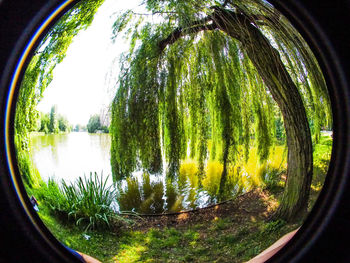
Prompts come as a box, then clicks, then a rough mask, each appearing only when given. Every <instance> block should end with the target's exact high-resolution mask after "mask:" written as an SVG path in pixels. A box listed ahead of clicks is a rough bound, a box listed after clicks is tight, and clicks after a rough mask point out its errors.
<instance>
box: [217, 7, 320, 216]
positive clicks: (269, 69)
mask: <svg viewBox="0 0 350 263" xmlns="http://www.w3.org/2000/svg"><path fill="white" fill-rule="evenodd" d="M212 17H213V22H214V23H215V24H216V26H217V27H218V28H219V29H220V30H222V31H224V32H226V33H227V34H228V35H230V36H231V37H233V38H235V39H237V40H239V41H240V42H241V43H242V46H243V48H244V49H245V51H246V52H247V55H248V56H249V58H250V60H251V61H252V63H253V64H254V66H255V67H256V69H257V71H258V73H259V75H260V76H261V78H262V79H263V80H264V82H265V84H266V86H267V87H268V89H269V91H270V92H271V95H272V96H273V98H274V100H275V101H276V103H277V104H278V106H279V107H280V110H281V112H282V115H283V119H284V126H285V130H286V137H287V146H288V159H287V163H288V168H287V181H286V185H285V190H284V193H283V196H282V200H281V203H280V206H279V208H278V210H277V212H276V213H275V216H274V217H275V218H282V219H285V220H288V221H290V220H294V219H296V218H298V217H299V216H302V215H303V214H305V212H306V210H307V203H308V198H309V192H310V186H311V179H312V170H313V161H312V142H311V134H310V129H309V125H308V121H307V117H306V112H305V108H304V105H303V102H302V99H301V96H300V94H299V92H298V89H297V87H296V85H295V84H294V83H293V81H292V79H291V77H290V75H289V73H288V72H287V70H286V69H285V67H284V65H283V63H282V61H281V58H280V56H279V53H278V51H277V50H275V49H274V48H273V47H272V46H271V44H270V42H269V41H268V40H267V39H266V37H265V36H264V35H263V34H262V33H261V32H260V31H259V30H258V29H257V28H256V27H255V26H254V25H253V24H252V23H251V22H250V21H249V20H248V19H247V18H246V17H245V16H243V15H240V14H235V13H233V12H231V11H228V10H224V9H219V8H216V9H215V12H214V14H213V16H212Z"/></svg>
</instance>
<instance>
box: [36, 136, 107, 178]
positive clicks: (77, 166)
mask: <svg viewBox="0 0 350 263" xmlns="http://www.w3.org/2000/svg"><path fill="white" fill-rule="evenodd" d="M31 142H32V156H33V160H34V163H35V165H36V167H37V168H38V170H39V173H40V175H41V178H42V179H43V180H44V181H47V179H48V178H49V177H55V178H56V180H57V181H61V179H64V180H65V181H66V182H74V181H75V179H77V178H78V177H83V176H84V174H85V175H89V174H90V172H97V173H98V174H101V173H103V176H104V178H106V176H107V175H110V176H109V180H110V182H112V178H111V177H112V175H111V165H110V145H111V140H110V135H109V134H89V133H87V132H72V133H68V134H45V135H33V136H32V137H31Z"/></svg>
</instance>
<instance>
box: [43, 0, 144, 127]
mask: <svg viewBox="0 0 350 263" xmlns="http://www.w3.org/2000/svg"><path fill="white" fill-rule="evenodd" d="M138 3H139V1H138V0H128V1H125V0H106V1H105V3H104V4H103V5H102V6H101V7H100V8H99V10H98V12H97V13H96V15H95V19H94V21H93V22H92V24H91V26H90V27H89V28H88V29H87V30H85V31H81V32H80V33H79V34H78V35H77V36H76V37H75V38H74V40H73V43H72V44H71V45H70V47H69V48H68V51H67V54H66V57H65V59H64V60H63V61H62V62H61V63H60V64H58V65H57V66H56V68H55V70H54V72H53V74H54V75H53V80H52V82H51V83H50V85H49V86H48V87H47V88H46V90H45V92H44V96H43V99H42V100H41V102H40V103H39V104H38V107H37V109H38V110H39V111H42V112H49V111H50V108H51V106H52V105H54V104H56V105H57V111H58V113H59V114H62V115H64V116H66V117H67V118H68V120H69V122H70V123H71V124H73V125H75V124H83V125H85V124H87V122H88V120H89V117H90V116H91V115H93V114H98V113H99V112H100V110H101V109H102V108H106V107H108V106H109V104H110V102H111V100H112V98H113V96H114V94H115V91H116V90H115V88H113V86H114V85H111V83H109V84H108V82H110V79H108V76H109V75H111V74H110V72H111V65H112V63H113V60H115V59H116V61H119V58H118V57H119V54H120V52H122V51H125V50H126V49H127V46H126V45H125V43H124V42H123V41H120V40H119V41H116V42H115V43H114V44H113V43H112V41H111V34H112V29H111V28H112V25H113V23H114V21H115V18H116V15H115V13H116V12H118V11H119V10H121V9H123V10H124V9H128V8H134V7H137V6H138ZM113 14H114V15H113ZM118 72H119V70H118V64H115V65H114V67H113V68H112V73H113V74H112V76H114V77H117V74H118ZM114 82H115V81H114Z"/></svg>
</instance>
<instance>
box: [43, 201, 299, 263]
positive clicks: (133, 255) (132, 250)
mask: <svg viewBox="0 0 350 263" xmlns="http://www.w3.org/2000/svg"><path fill="white" fill-rule="evenodd" d="M39 215H40V217H41V219H42V220H43V221H44V223H45V225H46V226H47V227H48V228H49V229H50V230H51V232H52V233H54V235H55V236H56V237H57V239H58V240H60V241H61V242H63V243H64V244H66V245H67V246H69V247H71V248H73V249H75V250H78V251H81V252H84V253H86V254H89V255H91V256H93V257H95V258H97V259H99V260H100V261H102V262H125V263H132V262H242V261H246V260H249V259H250V258H252V257H254V256H255V255H256V254H258V253H259V252H260V251H262V250H264V249H266V248H267V247H268V246H270V245H271V244H273V243H274V242H275V241H276V240H277V239H278V238H280V237H281V236H282V235H284V234H286V233H288V232H290V231H292V230H294V229H295V228H297V227H298V226H299V225H298V224H286V223H285V222H283V221H274V222H270V223H265V222H262V221H257V222H251V221H247V222H242V223H240V224H237V223H234V220H233V219H232V218H229V217H223V218H218V219H215V220H212V221H209V222H202V223H200V224H194V225H188V226H186V227H179V228H174V227H171V228H163V229H156V228H150V229H148V230H146V231H132V230H125V231H123V232H122V233H120V234H116V233H113V232H112V231H87V232H86V233H85V234H87V235H89V236H90V239H89V240H86V239H85V238H84V236H83V234H84V232H83V231H82V230H81V228H79V227H77V226H75V225H72V224H68V223H67V224H65V223H62V222H60V221H58V220H57V219H55V218H54V217H52V216H51V215H50V213H49V210H48V209H47V208H45V207H42V208H41V209H40V212H39Z"/></svg>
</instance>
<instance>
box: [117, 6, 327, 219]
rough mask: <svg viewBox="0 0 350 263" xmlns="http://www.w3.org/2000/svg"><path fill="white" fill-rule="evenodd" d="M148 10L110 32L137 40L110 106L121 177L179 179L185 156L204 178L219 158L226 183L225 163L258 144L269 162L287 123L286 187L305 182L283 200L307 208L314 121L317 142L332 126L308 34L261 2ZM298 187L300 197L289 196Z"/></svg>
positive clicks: (126, 15)
mask: <svg viewBox="0 0 350 263" xmlns="http://www.w3.org/2000/svg"><path fill="white" fill-rule="evenodd" d="M145 8H146V10H147V12H145V13H144V14H140V13H135V12H133V11H132V10H127V11H126V12H124V13H122V14H121V15H120V16H119V17H118V19H117V20H116V22H115V24H114V29H113V30H114V37H117V36H118V34H120V33H122V32H125V36H126V37H128V38H129V39H130V49H129V52H128V53H126V54H124V56H123V57H122V58H121V62H122V67H121V73H120V76H119V87H118V91H117V94H116V96H115V98H114V101H113V105H112V123H111V132H112V146H111V147H112V148H111V164H112V171H113V174H114V176H115V178H116V179H121V178H124V177H128V176H129V175H130V174H131V173H132V172H133V171H135V170H136V169H138V168H142V169H144V170H147V171H148V172H151V173H161V172H162V170H163V169H166V172H167V174H168V176H169V177H172V176H174V175H176V174H177V172H178V169H179V164H180V162H181V160H184V159H186V158H194V159H196V160H197V161H198V163H199V167H200V172H199V174H201V172H202V171H203V168H204V164H205V162H206V161H207V160H208V159H217V160H220V161H221V162H223V164H224V171H223V173H222V178H221V180H222V182H223V183H224V181H225V175H226V166H227V164H229V163H232V162H234V161H235V159H236V158H239V157H240V156H242V155H244V158H245V160H247V158H248V156H249V149H250V147H251V145H252V144H255V145H256V147H257V149H258V154H259V159H260V162H264V161H266V160H267V159H268V156H269V150H270V147H271V146H273V145H274V144H275V143H276V142H277V139H276V138H277V134H279V135H278V136H279V138H281V137H283V136H281V132H284V131H282V130H283V129H281V123H282V122H283V123H284V128H285V132H286V133H287V134H286V135H287V146H288V149H289V154H288V180H287V185H288V182H290V181H293V180H294V179H293V178H299V179H298V180H294V181H293V183H290V185H295V186H297V187H296V188H293V187H289V188H288V187H286V189H289V190H290V189H293V190H290V191H287V190H286V191H285V192H286V193H287V194H286V195H285V196H286V197H285V201H284V202H285V203H286V204H287V203H288V202H289V203H290V205H289V206H291V207H292V206H302V207H303V208H302V209H304V208H305V199H307V196H308V190H307V189H308V188H309V186H310V178H311V175H312V145H311V140H310V131H309V125H310V127H311V131H312V133H313V135H314V141H315V142H317V140H318V138H319V135H320V129H321V127H322V126H327V127H330V126H331V122H332V120H331V111H330V102H329V98H328V93H327V88H326V84H325V81H324V79H323V75H322V72H321V70H320V67H319V65H318V64H317V61H316V58H315V56H314V55H313V53H312V51H311V50H310V48H309V47H308V45H307V44H306V42H305V41H304V40H303V38H302V36H301V35H300V34H299V33H298V32H297V31H296V29H295V28H294V27H293V26H292V25H291V24H290V23H289V21H288V20H287V19H286V18H285V17H284V16H282V15H281V14H280V13H279V12H278V10H276V9H275V8H274V7H273V6H272V5H271V4H269V3H267V2H266V1H263V0H248V1H243V0H242V1H240V0H239V1H200V2H199V1H161V2H160V1H151V0H149V1H145ZM150 17H151V18H152V19H150ZM305 109H306V110H305ZM298 140H299V141H298ZM302 148H303V149H302ZM299 152H300V153H299ZM162 156H164V157H165V159H166V163H167V165H166V167H163V163H162ZM293 160H294V161H293ZM290 178H291V179H290ZM303 180H304V181H303ZM299 181H300V182H301V181H303V183H300V182H299ZM303 184H305V185H307V186H306V187H305V189H304V190H302V191H301V189H300V188H298V187H299V186H300V185H303ZM299 190H300V191H301V192H305V195H303V197H302V198H301V199H303V201H298V200H299V199H298V198H295V199H296V200H292V199H290V198H291V196H295V192H298V191H299ZM299 202H303V204H302V205H300V204H299ZM296 203H298V205H296ZM299 208H300V207H299ZM299 208H298V209H299ZM299 210H300V209H299ZM299 210H298V211H299ZM291 211H292V210H289V212H288V215H285V216H286V217H290V216H291V214H292V212H291Z"/></svg>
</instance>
